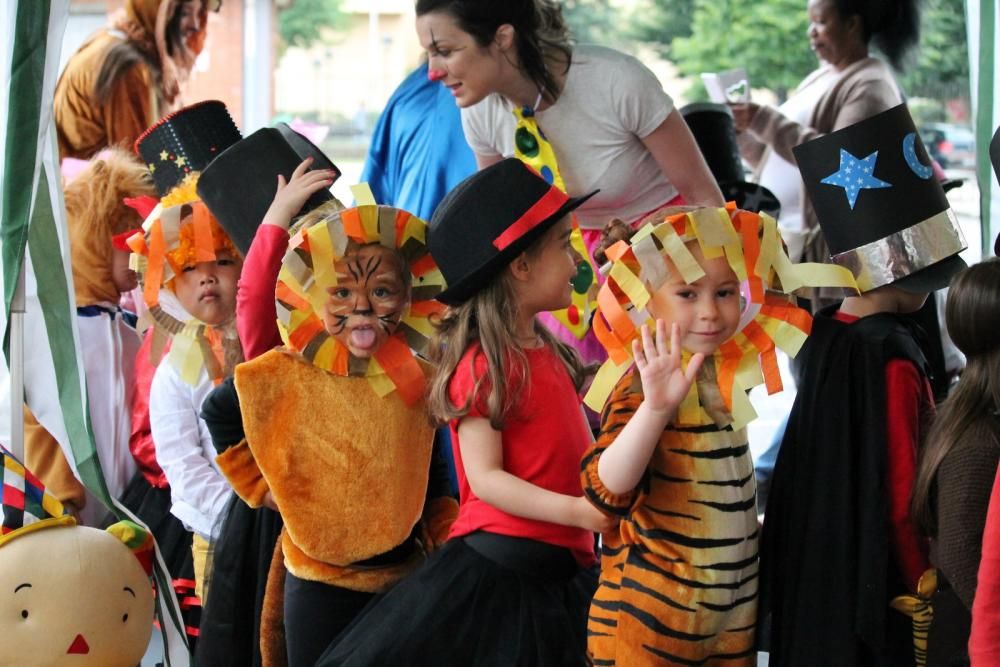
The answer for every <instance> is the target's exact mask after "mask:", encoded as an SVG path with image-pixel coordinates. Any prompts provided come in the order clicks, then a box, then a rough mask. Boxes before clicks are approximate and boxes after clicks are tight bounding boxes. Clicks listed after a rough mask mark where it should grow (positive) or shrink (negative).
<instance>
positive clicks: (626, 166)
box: [462, 46, 677, 230]
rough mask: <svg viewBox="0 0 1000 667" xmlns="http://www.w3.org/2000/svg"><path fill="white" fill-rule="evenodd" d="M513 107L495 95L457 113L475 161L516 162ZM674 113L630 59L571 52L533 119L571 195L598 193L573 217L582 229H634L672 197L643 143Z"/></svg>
mask: <svg viewBox="0 0 1000 667" xmlns="http://www.w3.org/2000/svg"><path fill="white" fill-rule="evenodd" d="M511 108H512V107H511V105H510V104H509V103H508V102H507V101H506V100H505V99H504V98H503V97H501V96H500V95H498V94H493V95H490V96H488V97H487V98H485V99H484V100H482V101H481V102H479V103H478V104H475V105H473V106H472V107H469V108H468V109H462V128H463V129H464V131H465V138H466V141H468V142H469V146H470V147H471V148H472V150H473V151H474V152H476V153H478V154H480V155H501V156H503V157H511V156H513V155H514V128H515V127H516V120H515V118H514V114H513V112H512V111H511ZM673 108H674V102H673V100H672V99H671V98H670V96H669V95H667V94H666V93H665V92H664V91H663V86H662V85H661V84H660V82H659V80H658V79H657V78H656V75H655V74H653V73H652V72H650V71H649V69H648V68H647V67H646V66H645V65H643V64H642V63H641V62H639V61H638V60H637V59H635V58H633V57H632V56H629V55H626V54H624V53H619V52H618V51H614V50H612V49H607V48H604V47H600V46H577V47H576V48H574V49H573V63H572V66H571V67H570V69H569V73H568V74H567V76H566V82H565V84H564V86H563V90H562V92H561V93H560V94H559V99H557V100H556V103H555V104H553V105H552V106H551V107H549V108H547V109H545V110H543V111H539V112H537V114H536V117H537V120H538V127H539V128H540V129H541V131H542V132H543V133H544V134H545V137H546V138H547V139H548V140H549V142H550V143H551V144H552V147H553V148H554V149H555V153H556V160H557V161H558V164H559V172H560V173H561V174H562V177H563V181H565V183H566V189H567V190H568V193H569V195H570V196H574V197H578V196H581V195H585V194H587V193H589V192H591V191H593V190H595V189H597V188H600V190H601V191H600V192H599V193H598V194H597V195H595V196H594V197H592V198H591V199H590V200H589V201H587V202H586V203H585V204H584V205H583V206H581V207H580V208H578V209H577V210H576V215H577V218H578V220H579V222H580V226H581V227H583V228H584V229H598V230H599V229H603V228H604V225H605V224H606V223H607V222H608V220H610V219H611V218H613V217H618V218H621V219H623V220H625V221H628V222H632V221H634V220H636V219H638V218H640V217H641V216H642V215H644V214H646V213H649V212H650V211H652V210H654V209H656V208H658V207H660V206H661V205H663V204H665V203H666V202H668V201H670V200H671V199H673V198H674V197H675V196H676V195H677V189H676V188H674V187H673V186H672V185H671V184H670V182H669V181H667V178H666V176H664V175H663V172H662V171H661V170H660V166H659V165H658V164H657V162H656V160H655V158H653V155H652V154H651V153H650V152H649V151H648V150H647V149H646V146H645V144H643V143H642V138H643V137H646V136H648V135H649V134H651V133H652V132H653V130H655V129H657V128H658V127H659V126H660V125H661V124H663V121H665V120H666V118H667V116H668V115H669V114H670V112H671V111H672V110H673Z"/></svg>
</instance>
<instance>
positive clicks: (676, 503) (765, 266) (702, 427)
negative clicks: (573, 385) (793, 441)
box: [582, 204, 854, 667]
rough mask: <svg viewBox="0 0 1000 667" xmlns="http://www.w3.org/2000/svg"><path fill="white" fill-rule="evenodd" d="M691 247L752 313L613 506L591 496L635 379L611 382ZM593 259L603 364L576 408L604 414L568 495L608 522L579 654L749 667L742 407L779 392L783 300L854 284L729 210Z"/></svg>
mask: <svg viewBox="0 0 1000 667" xmlns="http://www.w3.org/2000/svg"><path fill="white" fill-rule="evenodd" d="M693 243H697V244H698V245H699V246H700V248H701V252H702V255H703V257H705V258H719V257H725V258H726V260H727V262H728V263H729V266H730V268H732V271H733V274H734V275H735V276H737V277H738V278H739V280H741V281H746V283H745V284H746V290H747V293H746V297H747V301H748V302H749V303H750V304H752V309H750V308H748V309H747V310H746V311H745V312H744V317H743V322H742V324H741V326H740V328H739V330H738V331H737V332H736V333H734V334H733V335H732V336H731V337H730V338H729V339H728V340H726V341H724V342H723V343H722V344H721V345H720V346H719V348H718V349H717V350H716V351H715V353H714V354H713V355H712V356H711V357H709V358H707V359H706V360H705V363H703V364H702V366H701V368H700V369H699V372H698V377H697V382H696V383H695V384H692V386H691V388H690V390H689V392H688V395H687V397H686V398H685V399H684V400H683V401H682V402H681V404H680V405H679V406H678V410H677V414H676V415H675V417H674V419H673V421H672V422H671V423H670V424H669V425H668V426H667V428H666V429H665V430H664V432H663V433H662V434H661V435H660V439H659V442H658V443H657V446H656V448H655V450H654V452H653V454H652V456H651V458H650V461H649V464H648V466H647V468H646V472H645V474H644V476H643V478H642V479H641V480H640V482H639V484H638V485H637V487H636V488H635V489H633V490H632V491H631V492H629V493H627V494H624V495H618V496H616V495H613V494H611V493H609V492H608V490H607V489H606V488H604V486H603V484H602V483H601V480H600V478H599V476H598V462H599V461H600V457H601V455H602V453H603V452H604V451H605V450H606V449H607V448H608V447H609V446H610V445H611V444H612V443H613V442H614V440H615V438H616V437H617V436H618V433H619V432H620V431H621V429H622V428H623V427H624V426H625V424H626V423H627V422H628V421H629V419H630V418H631V417H632V415H633V414H634V413H635V411H636V409H637V408H638V407H639V405H640V404H641V403H642V399H643V394H642V383H641V381H640V378H639V376H638V374H637V373H636V371H635V370H634V369H633V370H632V371H629V372H626V369H628V368H629V367H630V366H631V363H632V361H633V359H632V351H631V345H632V341H634V340H636V339H637V337H638V335H639V326H640V325H641V324H643V323H644V322H649V321H650V320H651V319H652V315H651V313H650V311H649V310H648V308H647V307H648V305H649V303H650V299H651V297H652V294H653V293H654V292H655V291H656V290H658V289H659V288H660V287H661V286H662V285H664V284H665V283H666V282H667V280H668V277H669V271H673V270H676V271H678V272H679V274H680V276H681V277H682V278H683V279H684V282H686V283H689V284H690V283H693V282H696V281H697V280H699V279H700V278H701V276H703V275H705V271H704V269H703V267H702V266H701V265H700V264H699V263H698V261H697V260H696V259H695V257H694V256H693V255H692V254H691V253H690V251H689V250H688V244H693ZM607 255H608V257H609V258H610V259H611V260H612V261H611V266H610V268H609V269H608V271H607V274H608V277H607V280H606V281H605V283H604V285H603V286H602V287H601V290H600V293H599V295H598V305H599V307H598V310H597V312H596V313H595V316H594V320H593V329H594V333H595V334H596V335H597V338H598V339H599V340H600V341H601V343H602V344H603V345H604V347H605V349H607V351H608V360H607V361H606V362H605V363H604V364H603V365H602V366H601V369H600V370H599V371H598V373H597V376H596V377H595V379H594V381H593V383H592V384H591V387H590V390H589V391H588V392H587V396H586V397H585V399H584V402H585V403H586V404H587V405H589V406H590V407H591V408H593V409H601V408H602V406H603V410H602V420H601V421H602V426H601V434H600V437H599V438H598V440H597V442H596V443H595V444H594V445H593V446H592V447H591V449H589V450H588V452H587V454H586V456H585V458H584V460H583V464H582V465H583V471H582V478H583V479H582V482H583V488H584V493H585V494H586V495H587V497H588V498H589V500H590V501H591V502H592V503H594V505H595V506H596V507H598V508H599V509H602V510H603V511H605V512H608V513H610V514H617V515H619V516H621V517H622V521H621V523H620V524H619V528H618V530H617V532H616V533H611V534H606V535H604V551H603V557H602V561H601V579H600V583H599V586H598V590H597V594H596V595H595V597H594V600H593V602H592V604H591V609H590V620H589V623H588V628H587V630H588V649H587V650H588V655H589V657H590V660H591V661H592V663H593V664H594V665H601V666H605V665H617V666H619V667H634V666H642V665H669V664H680V665H726V666H730V667H734V666H740V665H754V664H756V650H755V648H754V625H755V623H756V620H757V619H756V615H757V587H758V559H757V554H758V538H759V527H758V524H757V498H756V483H755V481H754V474H753V463H752V461H751V459H750V452H749V447H748V445H747V435H746V428H745V427H746V424H747V423H748V422H750V421H751V420H752V419H753V418H754V417H755V416H756V414H755V412H754V410H753V407H752V406H751V405H750V401H749V399H748V398H747V392H748V391H749V390H750V389H751V388H752V387H755V386H757V385H760V384H764V385H766V386H767V389H768V392H769V393H774V392H776V391H780V390H781V377H780V373H779V371H778V362H777V357H776V348H781V349H782V350H783V351H784V352H785V353H786V354H788V355H789V356H793V357H794V356H795V354H796V353H797V352H798V350H799V348H800V347H801V346H802V343H803V342H804V341H805V338H806V336H807V335H808V333H809V330H810V328H811V318H810V317H809V314H808V313H806V312H805V311H802V310H800V309H799V308H797V307H795V306H794V305H793V303H792V301H791V299H790V298H789V297H788V296H785V295H787V294H788V293H790V292H791V291H793V290H795V289H798V288H800V287H804V286H817V285H840V286H849V285H853V282H854V280H853V276H852V275H851V273H850V271H847V270H846V269H844V268H843V267H838V266H830V265H823V266H822V267H817V266H816V265H795V264H792V262H791V261H790V260H789V259H788V255H787V254H786V253H785V250H784V247H783V246H782V243H781V238H780V236H779V235H778V231H777V223H776V222H775V221H774V219H773V218H771V217H770V216H768V215H766V214H760V215H758V214H756V213H751V212H748V211H741V210H738V209H736V208H735V207H734V206H733V205H732V204H729V205H727V207H726V208H720V209H714V208H700V209H695V210H693V211H689V212H680V213H677V214H674V215H667V216H666V217H665V218H664V219H663V220H662V221H660V222H658V223H656V224H652V222H651V223H649V224H646V225H645V226H643V227H642V228H640V229H638V230H637V231H636V232H635V234H634V235H633V237H632V238H631V240H630V241H629V242H627V243H626V242H625V241H619V242H618V243H616V244H615V245H613V246H612V247H610V248H609V249H608V251H607ZM665 257H669V258H670V260H671V261H670V266H671V267H673V268H668V265H667V264H665V263H664V258H665ZM603 270H604V269H602V272H603ZM781 293H785V295H782V294H781ZM683 363H686V361H685V360H684V355H683V354H682V364H683ZM605 399H607V400H605Z"/></svg>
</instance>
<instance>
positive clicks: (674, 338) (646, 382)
mask: <svg viewBox="0 0 1000 667" xmlns="http://www.w3.org/2000/svg"><path fill="white" fill-rule="evenodd" d="M640 333H641V337H642V344H641V345H640V343H639V341H638V340H635V341H632V355H633V357H634V358H635V366H636V368H637V369H638V370H639V377H640V378H641V379H642V393H643V396H644V398H643V402H644V403H645V404H646V405H647V406H648V409H650V410H654V411H657V412H671V413H672V412H673V411H675V410H676V409H677V406H678V405H680V404H681V401H683V400H684V397H685V396H687V393H688V391H689V390H690V389H691V383H692V382H694V378H695V376H696V375H697V374H698V369H699V368H701V363H702V361H704V360H705V355H704V354H701V353H699V354H696V355H694V356H692V357H691V360H690V361H688V366H687V370H683V369H681V344H680V328H679V327H678V326H677V323H676V322H674V323H673V324H671V326H670V347H669V349H668V348H667V346H666V339H667V325H666V323H665V322H664V321H663V320H656V340H655V341H654V340H653V337H652V336H651V335H650V333H649V326H648V325H646V324H643V325H642V328H641V329H640Z"/></svg>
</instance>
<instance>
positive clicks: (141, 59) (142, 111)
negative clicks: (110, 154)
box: [54, 0, 218, 160]
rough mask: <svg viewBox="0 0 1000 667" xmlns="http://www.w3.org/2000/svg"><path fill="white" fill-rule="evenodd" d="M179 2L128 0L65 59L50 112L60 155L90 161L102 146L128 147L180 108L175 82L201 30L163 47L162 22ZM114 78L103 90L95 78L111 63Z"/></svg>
mask: <svg viewBox="0 0 1000 667" xmlns="http://www.w3.org/2000/svg"><path fill="white" fill-rule="evenodd" d="M182 1H183V0H126V2H125V8H124V11H123V13H119V14H118V15H116V16H114V17H112V25H111V26H110V27H109V28H105V29H102V30H101V31H100V32H98V33H97V34H95V35H94V36H93V37H91V38H90V39H88V40H87V41H86V42H84V44H83V46H81V47H80V48H79V50H77V52H76V53H75V54H73V56H72V57H71V58H70V59H69V62H67V63H66V68H65V69H64V70H63V73H62V75H61V76H60V78H59V82H58V84H57V85H56V91H55V99H54V110H55V119H56V129H57V133H58V138H59V157H60V158H66V157H74V158H79V159H83V160H85V159H88V158H90V157H91V156H92V155H94V154H95V153H97V152H98V151H100V150H102V149H103V148H105V147H107V146H120V147H131V145H132V143H133V142H134V141H135V140H136V139H137V138H138V137H139V135H140V134H142V132H143V130H145V129H146V128H147V127H149V126H150V125H152V124H153V123H154V122H155V121H156V120H158V119H159V118H160V117H161V116H163V115H165V114H167V113H168V112H170V111H171V110H173V109H176V108H177V107H178V106H180V98H179V85H180V81H181V80H183V79H184V78H185V77H186V76H187V72H188V71H190V69H191V67H192V66H193V65H194V59H195V57H196V56H197V55H198V53H199V52H200V51H201V49H202V47H203V45H204V42H205V32H206V31H205V25H206V22H205V13H206V6H207V5H209V4H211V5H213V6H216V7H217V5H218V3H217V2H213V1H212V0H205V2H204V3H203V6H202V9H201V23H200V25H201V30H200V31H199V32H198V33H197V34H196V35H194V36H192V37H191V38H190V39H188V40H187V41H186V44H185V47H184V48H178V47H174V48H173V50H174V54H173V55H172V56H170V55H168V52H167V48H168V47H167V40H168V36H167V24H168V23H169V21H170V19H171V17H172V16H173V15H174V13H175V12H176V10H177V8H178V7H179V6H180V4H181V3H182ZM109 56H110V57H114V58H115V60H116V61H117V62H116V63H115V64H114V65H111V69H113V70H114V72H113V76H112V80H111V82H110V83H109V84H107V86H106V87H107V90H106V92H105V94H104V95H99V94H98V91H97V84H98V76H99V74H100V73H101V71H102V69H103V68H104V67H106V66H108V65H109V64H110V63H109V62H108V61H109Z"/></svg>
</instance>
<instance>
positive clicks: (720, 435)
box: [583, 374, 758, 667]
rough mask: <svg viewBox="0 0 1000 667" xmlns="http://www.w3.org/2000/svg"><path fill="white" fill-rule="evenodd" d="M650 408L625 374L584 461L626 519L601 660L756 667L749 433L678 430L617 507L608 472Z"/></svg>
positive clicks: (608, 546)
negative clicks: (624, 438)
mask: <svg viewBox="0 0 1000 667" xmlns="http://www.w3.org/2000/svg"><path fill="white" fill-rule="evenodd" d="M636 379H637V378H636ZM641 402H642V393H641V388H640V387H639V385H638V382H635V383H633V376H632V375H631V374H629V375H626V376H625V377H624V378H622V379H621V380H620V381H619V383H618V386H617V387H616V388H615V390H614V392H613V393H612V396H611V399H610V400H609V401H608V403H607V406H606V407H605V410H604V413H603V415H602V420H601V423H602V426H601V435H600V437H599V438H598V440H597V442H596V443H595V444H594V446H593V447H592V448H591V450H590V451H588V452H587V454H586V455H585V457H584V460H583V480H584V491H585V493H587V495H588V496H589V497H590V499H591V501H592V502H594V503H595V505H597V506H598V507H600V508H601V509H603V510H604V511H606V512H609V513H613V514H618V515H621V516H622V522H621V524H620V527H619V529H618V531H617V532H616V533H609V534H605V535H604V536H603V539H604V546H603V553H602V558H601V579H600V584H599V587H598V589H597V594H596V595H595V596H594V601H593V603H592V605H591V609H590V620H589V623H588V628H587V634H588V653H589V655H590V658H591V660H592V661H593V664H594V665H601V666H610V665H617V666H618V667H626V666H631V665H674V664H681V665H733V666H736V665H755V664H756V661H757V653H756V650H755V648H754V625H755V623H756V617H757V540H758V524H757V499H756V485H755V482H754V475H753V463H752V462H751V460H750V453H749V449H748V446H747V436H746V430H745V429H741V430H739V431H735V432H734V431H732V430H719V429H718V428H717V427H716V426H715V425H714V424H705V425H701V426H692V427H686V428H683V429H676V430H675V428H674V427H670V428H668V429H667V430H666V431H665V432H664V433H663V435H662V436H661V438H660V442H659V444H658V446H657V448H656V450H655V452H654V454H653V457H652V459H651V460H650V464H649V467H648V468H647V472H646V475H645V478H644V479H643V481H642V482H641V483H640V485H639V487H638V488H637V489H636V490H635V491H634V492H633V493H631V494H627V495H624V496H613V495H611V494H609V493H608V492H607V490H606V489H604V488H603V486H602V485H601V483H600V480H599V478H598V476H597V463H598V460H599V458H600V455H601V452H603V450H604V449H605V448H607V447H608V446H609V445H610V444H611V443H612V442H613V441H614V439H615V437H616V436H617V435H618V432H619V431H620V430H621V429H622V428H623V427H624V426H625V424H626V423H628V420H629V419H630V418H631V416H632V414H633V413H634V412H635V410H636V409H637V408H638V407H639V404H640V403H641Z"/></svg>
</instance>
